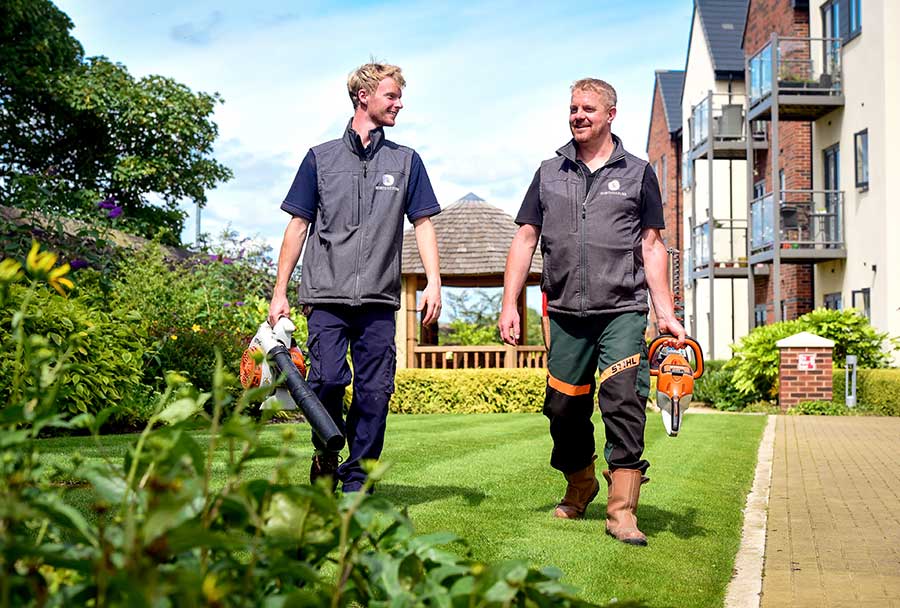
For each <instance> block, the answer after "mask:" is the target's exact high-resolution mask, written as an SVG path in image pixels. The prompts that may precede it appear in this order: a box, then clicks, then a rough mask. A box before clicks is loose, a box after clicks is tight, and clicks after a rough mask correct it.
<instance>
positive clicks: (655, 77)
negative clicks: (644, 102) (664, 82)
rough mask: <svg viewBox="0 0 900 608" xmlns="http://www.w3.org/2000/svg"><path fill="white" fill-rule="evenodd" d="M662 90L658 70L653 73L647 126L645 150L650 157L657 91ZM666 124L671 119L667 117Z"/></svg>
mask: <svg viewBox="0 0 900 608" xmlns="http://www.w3.org/2000/svg"><path fill="white" fill-rule="evenodd" d="M658 88H660V86H659V70H656V71H655V72H654V73H653V95H651V96H650V120H649V123H650V124H648V125H647V148H646V149H645V150H644V152H646V153H647V154H648V155H649V154H650V134H651V133H652V132H653V110H654V109H655V108H656V90H657V89H658ZM660 95H662V93H660ZM662 106H663V115H665V113H666V104H665V103H663V104H662ZM665 118H666V124H667V125H668V124H669V117H668V116H666V117H665Z"/></svg>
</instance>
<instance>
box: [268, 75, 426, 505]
mask: <svg viewBox="0 0 900 608" xmlns="http://www.w3.org/2000/svg"><path fill="white" fill-rule="evenodd" d="M405 85H406V81H405V79H404V78H403V74H402V71H401V70H400V68H399V67H397V66H394V65H389V64H382V63H374V62H373V63H367V64H365V65H363V66H360V67H359V68H357V69H356V70H354V71H353V72H351V74H350V76H349V77H348V79H347V91H348V93H349V95H350V100H351V102H352V104H353V117H352V118H351V119H350V122H349V123H348V124H347V128H346V129H345V130H344V134H343V136H342V137H341V138H340V139H335V140H332V141H328V142H325V143H323V144H320V145H318V146H315V147H313V148H311V149H310V150H309V152H308V153H307V155H306V157H305V158H304V159H303V162H302V163H301V164H300V168H299V170H298V171H297V175H296V177H295V178H294V182H293V184H292V186H291V189H290V191H289V192H288V195H287V197H286V198H285V200H284V202H283V203H282V205H281V208H282V209H283V210H285V211H286V212H288V213H289V214H290V215H291V219H290V221H289V222H288V226H287V229H286V230H285V233H284V240H283V241H282V245H281V252H280V254H279V256H278V274H277V279H276V284H275V290H274V293H273V295H272V301H271V303H270V305H269V323H270V324H273V325H274V323H275V322H276V321H277V320H278V318H279V317H282V316H287V315H288V314H289V311H290V304H289V302H288V298H287V285H288V280H289V278H290V276H291V273H292V272H293V271H294V268H295V267H296V265H297V261H298V260H299V258H300V252H301V251H302V250H303V245H304V242H305V243H306V251H305V253H304V256H303V266H302V276H301V281H300V297H299V304H300V305H301V306H303V307H304V311H305V312H306V313H307V322H308V328H309V339H308V342H307V346H308V348H309V353H310V357H311V359H312V361H311V365H310V370H309V375H308V378H307V381H308V382H309V384H310V387H311V388H312V390H313V391H314V392H315V393H316V395H317V396H318V397H319V399H320V400H321V401H322V404H323V405H324V406H325V408H326V409H327V410H328V412H329V413H330V415H331V417H332V418H333V419H334V421H335V422H336V423H337V425H338V428H340V429H341V430H342V431H344V432H345V434H346V436H347V443H348V446H349V451H350V455H349V457H348V458H347V460H346V462H344V463H343V464H341V465H340V466H339V458H338V454H336V453H333V452H328V451H326V450H325V448H324V446H323V445H321V444H320V443H319V441H318V439H317V438H316V437H315V435H313V444H314V446H315V448H316V452H315V454H314V455H313V460H312V465H311V467H310V481H313V482H314V481H315V480H316V479H318V478H320V477H330V478H331V479H332V481H333V483H334V484H335V485H336V484H337V482H338V481H341V482H343V491H344V492H353V491H358V490H360V489H361V488H362V486H363V483H364V482H365V480H366V474H365V471H364V470H363V468H362V466H361V461H362V460H368V459H377V458H379V457H380V456H381V451H382V448H383V446H384V434H385V428H386V421H387V411H388V401H389V400H390V395H391V393H392V392H393V390H394V372H395V369H396V354H397V353H396V348H395V345H394V333H395V329H396V325H395V312H396V310H397V309H398V308H399V307H400V259H401V246H402V243H403V218H404V216H406V218H407V219H408V220H409V221H410V222H412V224H413V225H414V226H415V236H416V245H417V247H418V250H419V255H420V256H421V258H422V263H423V266H424V268H425V273H426V276H427V280H428V283H427V286H426V287H425V291H424V293H423V295H422V298H421V301H420V304H419V308H420V310H421V309H423V308H424V310H425V316H424V319H423V322H424V323H425V324H430V323H433V322H434V321H436V320H437V318H438V317H439V316H440V311H441V280H440V274H439V269H438V249H437V240H436V238H435V234H434V227H433V226H432V224H431V220H430V219H429V218H430V217H431V216H433V215H435V214H437V213H439V212H440V206H439V205H438V202H437V198H436V197H435V195H434V190H433V189H432V187H431V182H430V181H429V179H428V174H427V172H426V171H425V166H424V165H423V164H422V160H421V158H419V155H418V154H417V153H416V152H415V151H414V150H412V149H411V148H407V147H405V146H401V145H398V144H396V143H394V142H392V141H389V140H387V139H385V137H384V128H385V127H392V126H394V124H395V122H396V120H397V115H398V114H399V112H400V110H401V109H402V108H403V102H402V101H401V98H402V96H403V88H404V86H405ZM348 346H349V348H350V356H351V360H352V362H353V373H352V374H351V371H350V366H349V365H348V363H347V357H346V354H347V348H348ZM351 379H352V381H353V398H352V402H351V405H350V409H349V411H348V412H347V417H346V421H345V420H344V415H343V397H344V391H345V389H346V387H347V386H348V385H349V384H350V382H351Z"/></svg>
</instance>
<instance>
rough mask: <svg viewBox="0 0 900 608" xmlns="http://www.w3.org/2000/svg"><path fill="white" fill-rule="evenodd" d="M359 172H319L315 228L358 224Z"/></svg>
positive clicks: (327, 229)
mask: <svg viewBox="0 0 900 608" xmlns="http://www.w3.org/2000/svg"><path fill="white" fill-rule="evenodd" d="M362 198H363V179H362V175H361V174H359V173H356V172H352V171H341V172H333V173H320V174H319V208H318V211H317V213H316V223H317V224H318V226H319V228H318V230H319V231H320V232H323V233H335V232H343V231H346V230H347V229H349V228H355V227H357V226H359V223H360V218H361V214H362V205H363V201H362Z"/></svg>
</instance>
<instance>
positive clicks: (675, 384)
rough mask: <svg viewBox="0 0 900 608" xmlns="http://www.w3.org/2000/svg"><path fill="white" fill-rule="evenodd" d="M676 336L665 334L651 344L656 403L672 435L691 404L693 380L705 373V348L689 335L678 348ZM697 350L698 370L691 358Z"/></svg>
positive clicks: (679, 426)
mask: <svg viewBox="0 0 900 608" xmlns="http://www.w3.org/2000/svg"><path fill="white" fill-rule="evenodd" d="M676 340H677V338H675V336H673V335H671V334H662V335H660V336H657V337H656V339H654V340H653V342H652V343H651V344H650V354H649V361H650V375H651V376H656V404H657V405H658V406H659V411H660V413H661V414H662V419H663V426H665V427H666V433H668V435H669V436H670V437H676V436H677V435H678V432H679V431H680V430H681V417H682V415H683V414H684V412H685V410H687V408H688V406H689V405H690V404H691V399H692V397H693V392H694V380H696V379H697V378H699V377H700V376H702V375H703V351H702V350H701V348H700V345H699V344H697V342H696V340H694V339H693V338H691V337H687V338H685V340H684V348H677V342H676ZM689 351H693V353H694V357H693V358H694V361H695V365H696V369H694V368H693V367H691V364H690V362H689V361H688V355H689Z"/></svg>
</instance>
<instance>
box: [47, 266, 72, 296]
mask: <svg viewBox="0 0 900 608" xmlns="http://www.w3.org/2000/svg"><path fill="white" fill-rule="evenodd" d="M69 270H70V268H69V265H68V264H63V265H62V266H60V267H59V268H54V269H53V270H51V271H50V273H49V274H48V275H47V283H49V284H50V287H52V288H53V289H55V290H56V291H58V292H59V295H61V296H64V295H66V292H65V290H63V287H65V288H66V289H72V288H73V287H75V285H74V284H73V283H72V281H70V280H69V279H67V278H66V275H67V274H68V273H69Z"/></svg>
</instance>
